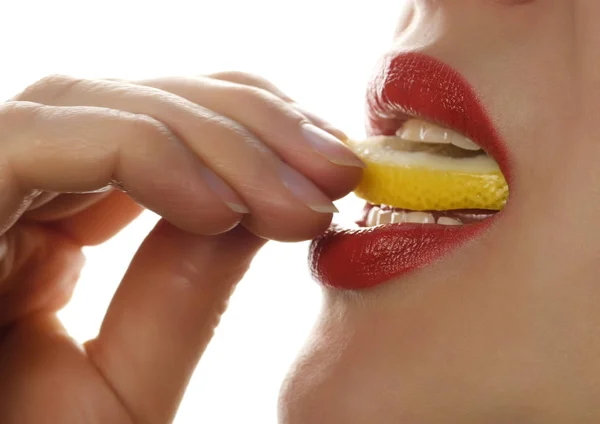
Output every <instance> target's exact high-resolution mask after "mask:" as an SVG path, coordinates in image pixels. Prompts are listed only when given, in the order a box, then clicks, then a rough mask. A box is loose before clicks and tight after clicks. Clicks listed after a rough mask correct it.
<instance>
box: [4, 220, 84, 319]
mask: <svg viewBox="0 0 600 424" xmlns="http://www.w3.org/2000/svg"><path fill="white" fill-rule="evenodd" d="M0 246H2V247H0V327H2V326H4V325H6V324H7V323H9V322H12V321H14V320H17V319H19V318H21V317H24V316H26V315H29V314H32V313H34V312H38V311H41V310H44V311H48V312H54V311H57V310H59V309H60V308H62V307H63V306H64V305H65V304H66V303H67V301H68V300H69V299H70V297H71V293H72V290H73V288H74V286H75V282H76V281H77V278H78V277H79V272H80V271H81V268H82V267H83V264H84V260H85V258H84V256H83V253H82V252H81V247H80V246H79V245H78V244H77V243H75V242H73V240H71V239H70V238H69V237H65V236H64V235H62V234H60V233H58V232H56V231H53V230H51V229H48V228H44V227H41V226H37V225H23V224H19V225H18V226H16V227H14V228H13V229H11V231H9V232H7V233H6V234H4V235H2V236H0Z"/></svg>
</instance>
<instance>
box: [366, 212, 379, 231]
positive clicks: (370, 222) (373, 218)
mask: <svg viewBox="0 0 600 424" xmlns="http://www.w3.org/2000/svg"><path fill="white" fill-rule="evenodd" d="M378 216H379V208H377V207H375V208H371V209H370V210H369V214H368V215H367V222H366V224H367V227H374V226H376V225H377V217H378Z"/></svg>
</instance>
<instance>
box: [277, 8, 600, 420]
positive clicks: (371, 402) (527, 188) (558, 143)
mask: <svg viewBox="0 0 600 424" xmlns="http://www.w3.org/2000/svg"><path fill="white" fill-rule="evenodd" d="M407 3H409V4H408V5H407V9H406V13H405V15H404V16H403V17H402V18H401V19H400V23H399V27H398V32H397V36H396V39H395V42H394V46H393V48H394V49H397V50H409V51H410V50H420V51H422V52H424V53H426V54H429V55H431V56H433V57H435V58H438V59H440V60H442V61H444V62H446V63H448V64H449V65H451V66H452V67H454V68H455V69H457V70H458V71H459V72H460V73H462V74H463V75H464V76H465V77H466V78H467V80H468V81H469V82H470V83H471V84H472V85H473V86H474V88H475V90H476V91H477V92H478V93H479V95H480V97H481V100H482V102H483V104H484V106H485V107H486V109H487V110H488V112H489V114H490V116H491V117H492V119H493V121H494V122H495V124H496V126H497V128H498V130H499V132H500V134H501V135H502V137H503V139H504V141H505V143H506V145H507V146H508V149H509V150H510V152H511V155H510V156H511V158H512V165H511V166H512V172H513V181H512V184H511V187H510V189H511V197H510V200H509V204H508V205H507V207H506V208H505V210H504V211H503V212H502V214H501V216H500V217H499V219H498V220H497V222H496V224H495V225H494V226H493V228H492V229H491V230H490V231H489V232H487V233H486V234H485V235H484V236H482V237H480V238H478V239H477V240H474V241H473V242H471V243H469V244H468V245H466V246H464V247H462V248H460V249H458V250H456V251H455V252H453V253H451V254H450V255H449V256H446V257H445V258H443V259H442V260H440V261H438V262H436V263H434V264H432V265H430V266H428V267H426V268H424V269H422V270H419V271H418V272H415V273H413V274H412V275H409V276H406V277H402V278H401V279H396V280H393V281H390V282H389V283H388V284H385V285H381V286H379V287H377V288H375V289H372V290H369V291H365V292H361V293H342V292H339V291H334V290H325V297H326V302H325V306H324V309H323V312H322V315H321V317H320V319H319V322H318V323H317V325H316V327H315V329H314V333H313V335H312V337H311V339H310V340H309V342H308V343H307V345H306V348H305V349H304V352H303V353H302V354H301V356H300V357H299V359H298V361H297V363H296V365H295V366H294V367H293V369H292V371H291V372H290V375H289V376H288V378H287V379H286V382H285V384H284V386H283V389H282V393H281V399H280V417H281V422H283V423H286V424H301V423H313V422H327V423H345V424H358V423H372V422H377V423H381V424H387V423H390V424H391V423H411V424H421V423H422V424H425V423H460V424H468V423H528V424H533V423H540V424H541V423H544V424H552V423H557V424H558V423H567V422H568V423H597V422H600V408H598V404H599V401H600V362H599V361H598V358H599V357H600V333H599V328H600V308H599V307H598V304H599V302H600V290H599V289H598V275H600V265H599V263H598V257H599V255H600V243H598V237H597V235H598V231H600V225H599V224H598V216H600V215H599V213H600V191H598V189H597V187H598V185H599V184H600V168H599V167H598V164H597V159H598V157H600V143H598V138H599V135H600V133H599V130H598V118H599V116H600V112H599V111H600V96H598V93H600V77H599V76H598V75H599V74H598V69H600V56H599V55H598V51H600V30H599V29H598V26H597V17H598V16H600V3H599V2H596V1H590V0H569V1H565V0H548V1H541V0H540V1H519V2H517V1H484V0H458V1H452V2H450V1H441V0H415V1H411V2H407Z"/></svg>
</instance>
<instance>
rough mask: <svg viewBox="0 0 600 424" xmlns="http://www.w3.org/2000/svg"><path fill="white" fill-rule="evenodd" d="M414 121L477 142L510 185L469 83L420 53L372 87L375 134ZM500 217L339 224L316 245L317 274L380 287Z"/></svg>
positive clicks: (401, 57)
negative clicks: (466, 221)
mask: <svg viewBox="0 0 600 424" xmlns="http://www.w3.org/2000/svg"><path fill="white" fill-rule="evenodd" d="M409 118H419V119H423V120H427V121H430V122H432V123H435V124H438V125H440V126H443V127H447V128H450V129H453V130H455V131H457V132H459V133H462V134H463V135H465V136H466V137H468V138H470V139H471V140H473V141H475V142H476V143H477V144H479V145H480V146H481V147H482V148H483V149H484V150H485V151H486V152H487V153H488V154H489V155H491V156H492V157H493V158H494V159H495V160H496V161H497V162H498V165H499V166H500V168H501V170H502V172H503V173H504V176H505V178H506V179H507V181H508V182H509V183H510V172H509V169H508V163H509V161H508V152H507V150H506V148H505V146H504V144H503V143H502V142H501V140H500V137H499V135H498V133H497V131H496V129H495V128H494V126H493V124H492V122H491V120H490V119H489V117H488V115H487V114H486V112H485V109H484V108H483V106H482V105H481V103H480V101H479V99H478V96H477V95H476V93H475V91H474V90H473V88H472V87H471V86H470V85H469V83H468V82H467V81H466V80H465V78H463V77H462V76H461V75H460V74H459V73H458V72H456V71H455V70H454V69H452V68H451V67H449V66H448V65H446V64H444V63H442V62H440V61H438V60H436V59H434V58H432V57H429V56H426V55H423V54H420V53H403V54H394V55H388V56H386V57H384V58H383V60H382V61H381V65H380V67H379V70H378V72H377V73H376V74H375V76H374V78H373V79H372V81H371V82H370V84H369V86H368V91H367V130H368V133H369V135H394V134H395V132H396V131H397V130H398V129H399V128H400V127H401V126H402V124H403V123H404V122H405V121H406V120H407V119H409ZM401 189H402V188H401V187H399V190H401ZM495 219H497V216H496V217H493V218H490V219H487V220H485V221H482V222H479V223H476V224H468V225H462V226H452V227H451V226H442V225H437V224H407V223H402V224H390V225H380V226H377V227H370V228H361V229H352V230H350V229H343V228H340V227H339V226H336V225H334V226H332V227H331V228H330V229H329V230H328V231H327V232H326V233H325V234H324V235H322V236H321V237H319V238H317V239H315V240H314V241H313V243H312V245H311V249H310V263H311V271H312V273H313V276H314V277H315V278H316V279H317V280H318V281H320V282H321V283H323V284H324V285H326V286H330V287H335V288H341V289H364V288H368V287H373V286H375V285H378V284H381V283H385V282H387V281H389V280H391V279H393V278H396V277H400V276H402V275H404V274H406V273H408V272H411V271H413V270H415V269H418V268H422V267H423V266H426V265H428V264H430V263H431V262H432V261H435V260H436V259H438V258H440V257H441V256H443V255H444V254H446V253H448V252H449V251H451V250H453V249H455V248H457V247H459V246H460V245H461V244H463V243H465V242H467V241H469V240H471V239H473V238H474V237H476V236H477V235H478V234H480V233H481V232H482V231H483V230H485V229H486V228H488V227H489V226H490V225H491V224H492V222H493V221H494V220H495Z"/></svg>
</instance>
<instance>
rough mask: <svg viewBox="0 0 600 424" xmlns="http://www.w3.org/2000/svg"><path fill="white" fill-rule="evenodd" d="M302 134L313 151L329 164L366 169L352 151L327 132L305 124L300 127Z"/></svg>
mask: <svg viewBox="0 0 600 424" xmlns="http://www.w3.org/2000/svg"><path fill="white" fill-rule="evenodd" d="M302 134H303V135H304V138H305V139H306V140H307V141H308V142H309V143H310V144H311V146H312V147H313V149H314V150H315V151H316V152H317V153H319V154H320V155H322V156H324V157H325V158H326V159H327V160H328V161H329V162H332V163H335V164H336V165H343V166H354V167H358V168H365V167H366V166H365V164H364V162H363V161H362V160H360V158H359V157H358V156H356V155H355V154H354V152H352V150H350V149H349V148H348V147H347V146H346V145H345V144H344V143H342V142H341V141H340V140H339V139H338V138H336V137H334V136H333V135H331V134H329V133H328V132H327V131H325V130H322V129H321V128H319V127H317V126H315V125H312V124H308V123H307V124H303V125H302Z"/></svg>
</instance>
